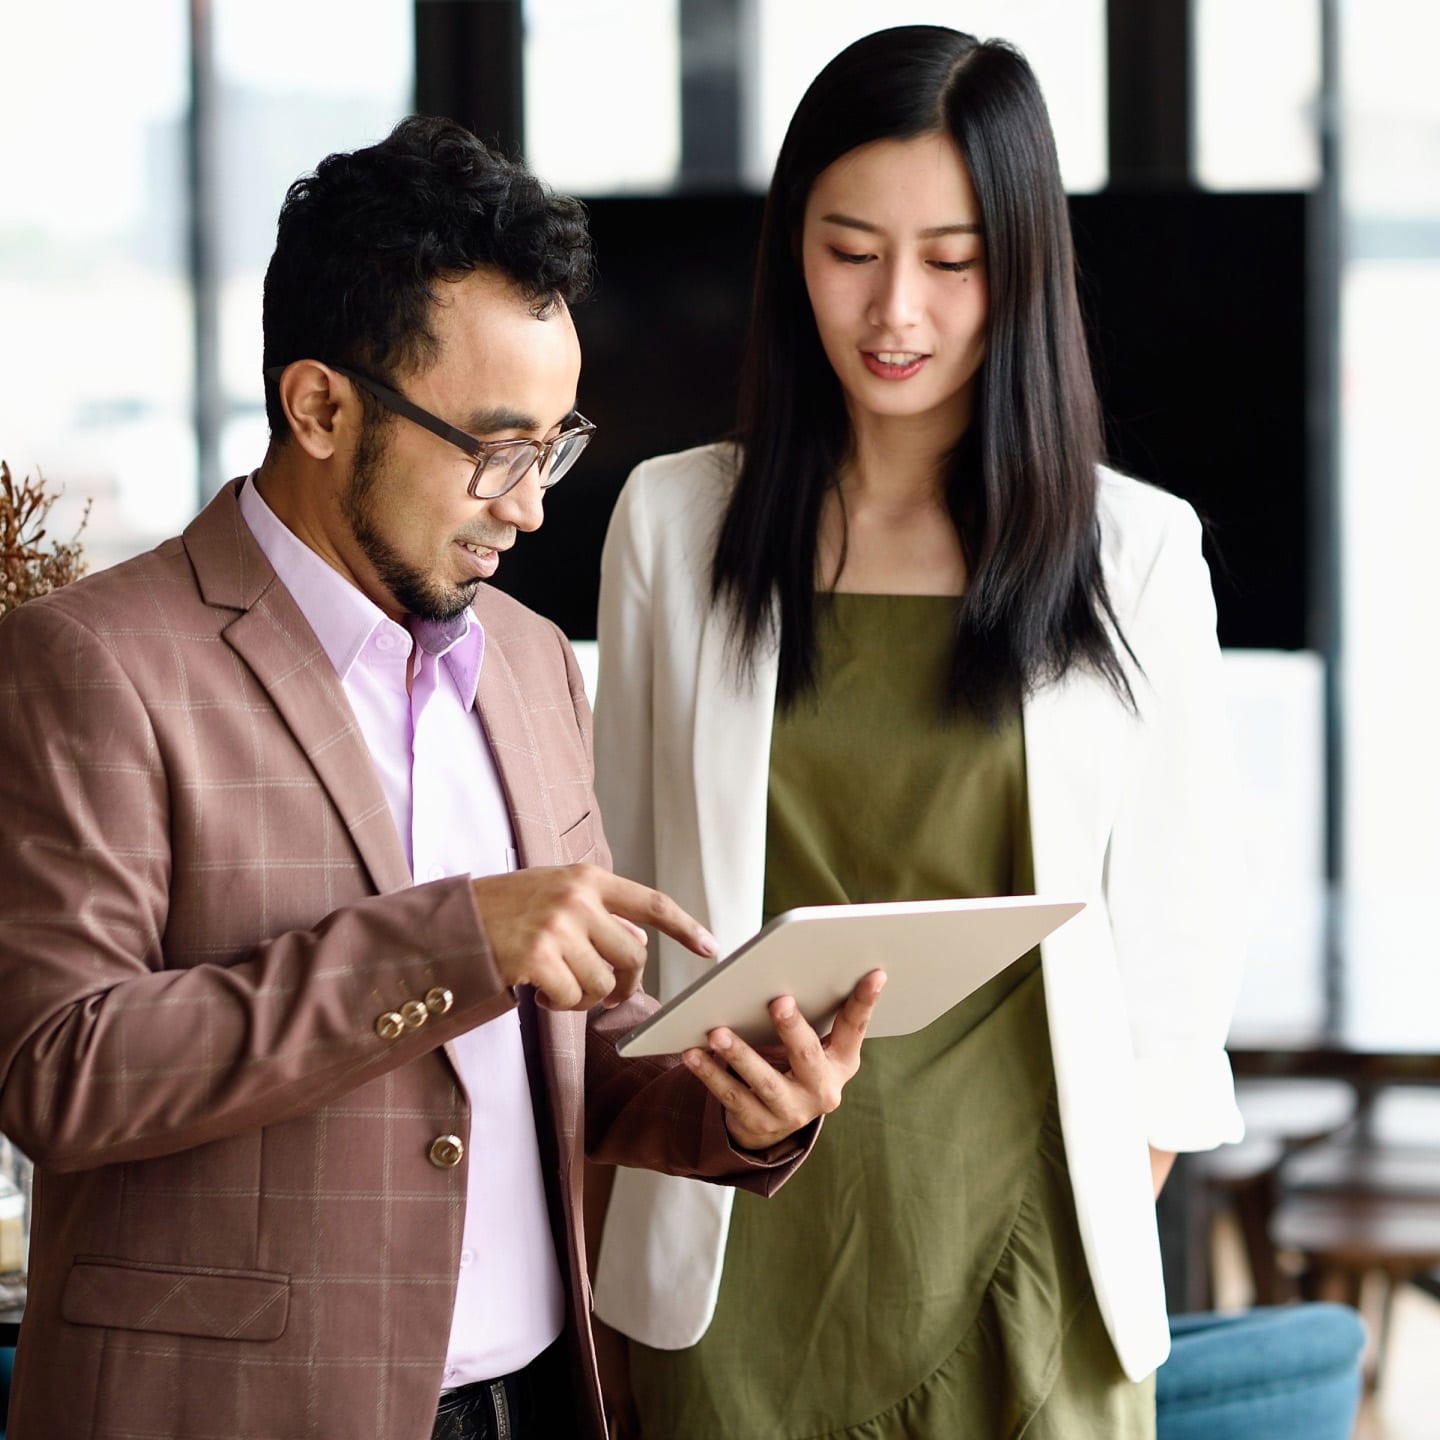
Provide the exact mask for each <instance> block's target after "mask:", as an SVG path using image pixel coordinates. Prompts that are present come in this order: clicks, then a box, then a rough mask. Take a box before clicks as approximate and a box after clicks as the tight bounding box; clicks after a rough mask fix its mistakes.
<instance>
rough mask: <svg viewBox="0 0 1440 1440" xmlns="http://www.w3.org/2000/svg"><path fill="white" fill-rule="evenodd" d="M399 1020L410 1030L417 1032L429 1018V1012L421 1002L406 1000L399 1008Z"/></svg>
mask: <svg viewBox="0 0 1440 1440" xmlns="http://www.w3.org/2000/svg"><path fill="white" fill-rule="evenodd" d="M400 1018H401V1019H402V1020H403V1021H404V1022H405V1024H406V1026H407V1027H408V1028H409V1029H411V1030H418V1029H419V1028H420V1027H421V1026H422V1025H423V1024H424V1023H425V1022H426V1021H427V1020H428V1019H429V1018H430V1012H429V1010H427V1009H426V1008H425V1002H424V1001H423V1000H407V1001H406V1002H405V1003H404V1004H403V1005H402V1006H401V1007H400Z"/></svg>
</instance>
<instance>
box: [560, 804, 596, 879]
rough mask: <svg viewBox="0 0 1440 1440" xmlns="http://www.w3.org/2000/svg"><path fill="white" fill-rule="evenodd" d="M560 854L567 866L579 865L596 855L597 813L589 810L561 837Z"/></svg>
mask: <svg viewBox="0 0 1440 1440" xmlns="http://www.w3.org/2000/svg"><path fill="white" fill-rule="evenodd" d="M560 853H561V855H562V856H564V863H565V864H566V865H578V864H580V862H581V861H582V860H589V859H591V858H593V856H594V854H595V812H594V811H593V810H587V811H586V812H585V813H584V814H583V815H582V816H581V817H580V818H579V819H578V820H577V821H576V822H575V823H574V824H573V825H572V826H571V827H570V828H569V829H568V830H565V831H562V832H561V835H560Z"/></svg>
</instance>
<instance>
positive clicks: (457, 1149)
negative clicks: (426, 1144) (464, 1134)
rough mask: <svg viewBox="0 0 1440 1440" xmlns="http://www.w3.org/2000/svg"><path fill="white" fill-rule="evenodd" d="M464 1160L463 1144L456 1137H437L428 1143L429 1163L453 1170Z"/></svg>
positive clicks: (442, 1168)
mask: <svg viewBox="0 0 1440 1440" xmlns="http://www.w3.org/2000/svg"><path fill="white" fill-rule="evenodd" d="M464 1158H465V1142H464V1141H463V1140H462V1139H461V1138H460V1137H459V1136H458V1135H437V1136H436V1137H435V1138H434V1139H433V1140H432V1141H431V1142H430V1163H431V1164H432V1165H435V1166H438V1167H439V1168H440V1169H441V1170H453V1169H454V1168H455V1167H456V1166H457V1165H458V1164H459V1163H460V1162H461V1161H462V1160H463V1159H464Z"/></svg>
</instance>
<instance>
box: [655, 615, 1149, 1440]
mask: <svg viewBox="0 0 1440 1440" xmlns="http://www.w3.org/2000/svg"><path fill="white" fill-rule="evenodd" d="M962 603H963V602H962V601H960V600H958V599H954V598H948V597H937V596H903V595H901V596H894V595H837V596H835V597H834V600H833V604H832V605H830V606H827V607H826V609H825V611H824V612H823V613H822V618H821V621H820V624H819V627H818V637H819V642H820V648H819V661H820V663H819V684H818V689H817V692H816V694H815V696H814V698H813V700H810V701H806V702H805V703H803V704H801V705H800V706H797V707H793V708H792V709H790V710H788V711H781V712H778V713H777V715H776V721H775V734H774V740H773V743H772V749H771V757H770V795H769V833H768V836H767V845H766V865H765V910H766V914H767V917H768V916H769V915H773V914H776V913H778V912H779V911H781V910H785V909H788V908H790V907H791V906H795V905H812V904H833V903H842V902H862V901H874V900H896V899H929V898H935V897H940V896H976V895H1000V894H1024V893H1028V892H1030V891H1032V890H1033V888H1034V887H1033V882H1032V879H1031V860H1030V834H1029V821H1028V808H1027V803H1026V790H1025V755H1024V746H1023V742H1022V732H1021V723H1020V719H1019V717H1018V716H1017V717H1014V718H1013V719H1011V720H1009V721H1008V722H1006V723H1003V724H1002V725H1001V726H999V727H998V728H997V729H989V728H987V727H986V726H985V725H983V724H982V723H979V722H977V721H975V720H974V719H972V718H969V717H968V716H962V717H960V718H958V719H953V720H946V719H945V718H943V713H942V709H941V703H940V702H941V696H942V694H943V690H944V683H945V675H946V669H947V666H948V663H949V656H950V653H951V648H952V644H953V642H952V639H951V637H952V635H953V627H954V620H955V616H956V612H957V607H958V606H959V605H960V604H962ZM631 1369H632V1378H633V1381H634V1386H635V1395H636V1401H637V1404H638V1407H639V1411H640V1416H641V1421H642V1428H643V1434H644V1436H645V1440H819V1437H827V1440H829V1437H845V1440H892V1437H897V1440H898V1437H901V1436H904V1437H912V1436H923V1437H932V1436H933V1437H945V1440H950V1437H965V1440H971V1437H973V1440H997V1437H1009V1436H1020V1435H1024V1436H1026V1437H1027V1440H1088V1437H1096V1440H1099V1437H1104V1440H1132V1437H1134V1440H1150V1437H1153V1435H1154V1427H1155V1421H1154V1399H1153V1390H1152V1387H1151V1385H1150V1384H1149V1383H1148V1382H1147V1383H1146V1384H1143V1385H1133V1384H1131V1383H1130V1382H1129V1381H1127V1380H1126V1379H1125V1377H1124V1375H1123V1373H1122V1372H1121V1370H1120V1367H1119V1363H1118V1362H1117V1360H1116V1359H1115V1354H1114V1351H1113V1349H1112V1348H1111V1344H1110V1340H1109V1337H1108V1335H1107V1334H1106V1331H1105V1326H1104V1323H1103V1321H1102V1320H1101V1317H1100V1314H1099V1311H1098V1309H1097V1308H1096V1304H1095V1301H1094V1298H1093V1296H1092V1293H1091V1289H1090V1281H1089V1277H1088V1274H1087V1272H1086V1267H1085V1258H1084V1255H1083V1253H1082V1250H1081V1245H1080V1237H1079V1234H1078V1231H1077V1227H1076V1220H1075V1212H1074V1208H1073V1204H1072V1201H1071V1198H1070V1186H1069V1177H1068V1174H1067V1171H1066V1168H1065V1147H1064V1143H1063V1140H1062V1138H1061V1134H1060V1124H1059V1117H1058V1114H1057V1109H1056V1100H1055V1079H1054V1071H1053V1069H1052V1066H1051V1060H1050V1046H1049V1040H1048V1037H1047V1032H1046V1022H1045V995H1044V988H1043V985H1042V983H1041V975H1040V968H1039V956H1038V953H1035V952H1032V953H1031V954H1029V955H1027V956H1025V957H1024V958H1023V959H1021V960H1018V961H1017V962H1016V963H1015V964H1014V965H1012V966H1011V967H1010V968H1009V969H1008V970H1006V971H1004V972H1003V973H1002V974H1000V975H999V976H997V977H996V978H995V979H994V980H992V981H991V982H990V983H989V984H988V985H986V986H984V987H983V988H982V989H981V990H979V991H977V992H976V993H975V994H974V995H972V996H971V997H970V998H969V999H967V1000H965V1001H964V1002H963V1003H962V1004H960V1005H958V1006H957V1007H956V1008H955V1009H953V1010H952V1011H950V1012H949V1013H948V1014H946V1015H944V1016H942V1017H941V1018H940V1019H939V1020H937V1021H935V1023H934V1024H932V1025H930V1026H928V1027H927V1028H926V1029H924V1030H922V1031H920V1032H919V1033H918V1034H915V1035H909V1036H902V1037H896V1038H892V1039H884V1040H877V1039H872V1040H869V1041H867V1042H866V1045H865V1051H864V1058H863V1063H862V1064H861V1067H860V1071H859V1073H858V1075H857V1076H856V1077H855V1078H854V1079H853V1080H852V1081H851V1082H850V1084H849V1086H848V1087H847V1089H846V1091H845V1098H844V1102H843V1103H842V1105H841V1106H840V1109H839V1110H838V1111H837V1112H836V1113H835V1114H834V1115H832V1116H830V1117H829V1119H827V1120H826V1122H825V1130H824V1134H823V1135H822V1137H821V1139H820V1142H819V1143H818V1144H817V1145H816V1147H815V1150H814V1153H813V1154H812V1155H811V1156H810V1158H809V1159H808V1160H807V1161H806V1162H805V1164H804V1165H803V1166H801V1167H800V1170H799V1171H798V1172H797V1174H796V1175H795V1177H794V1178H793V1179H792V1180H791V1181H790V1182H789V1183H788V1184H787V1185H786V1186H785V1187H784V1189H782V1190H781V1191H780V1192H779V1194H777V1195H776V1196H774V1198H772V1199H769V1200H765V1199H761V1198H759V1197H757V1196H754V1195H750V1194H745V1193H738V1194H737V1195H736V1197H735V1208H734V1212H733V1216H732V1219H731V1224H730V1236H729V1241H728V1245H727V1249H726V1254H725V1270H724V1276H723V1279H722V1281H721V1286H720V1296H719V1302H718V1304H717V1307H716V1311H715V1317H714V1320H713V1321H712V1322H711V1325H710V1327H709V1329H708V1330H707V1331H706V1333H705V1335H704V1336H703V1337H702V1339H701V1340H700V1341H699V1343H698V1344H696V1345H693V1346H691V1347H689V1348H688V1349H685V1350H674V1351H665V1350H654V1349H651V1348H649V1347H648V1346H644V1345H641V1344H639V1343H634V1344H632V1346H631Z"/></svg>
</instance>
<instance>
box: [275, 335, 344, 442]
mask: <svg viewBox="0 0 1440 1440" xmlns="http://www.w3.org/2000/svg"><path fill="white" fill-rule="evenodd" d="M278 388H279V392H280V404H281V407H282V408H283V409H284V411H285V419H286V420H287V421H288V422H289V424H290V433H291V434H292V435H293V436H294V437H295V440H296V443H297V444H298V445H299V446H300V448H301V449H302V450H303V451H304V452H305V453H306V454H307V455H309V456H310V457H311V459H314V460H329V459H331V458H332V457H333V456H334V454H335V451H336V449H337V447H338V446H339V445H340V444H342V443H343V438H344V437H345V434H346V432H347V431H349V432H351V435H352V436H354V435H358V434H359V433H360V429H361V421H362V419H363V409H362V406H361V403H360V396H359V395H358V394H357V393H356V390H355V387H354V386H353V385H352V384H351V383H350V382H349V381H348V380H347V379H346V378H345V377H344V376H343V375H338V374H336V372H335V371H334V370H331V369H330V368H329V367H328V366H326V365H322V364H321V363H320V362H319V361H318V360H294V361H292V362H291V363H290V364H289V365H287V366H286V367H285V370H284V373H283V374H282V375H281V376H280V383H279V387H278Z"/></svg>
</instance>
